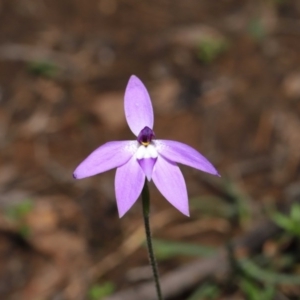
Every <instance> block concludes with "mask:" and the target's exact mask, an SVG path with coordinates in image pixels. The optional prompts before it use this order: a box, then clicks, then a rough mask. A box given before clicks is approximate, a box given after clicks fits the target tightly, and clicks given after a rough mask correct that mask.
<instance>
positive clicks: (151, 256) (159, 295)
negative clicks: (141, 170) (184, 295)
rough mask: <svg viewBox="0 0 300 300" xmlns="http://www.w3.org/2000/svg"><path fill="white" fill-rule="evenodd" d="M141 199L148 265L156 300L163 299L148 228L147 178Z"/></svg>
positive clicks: (148, 195) (148, 196)
mask: <svg viewBox="0 0 300 300" xmlns="http://www.w3.org/2000/svg"><path fill="white" fill-rule="evenodd" d="M142 200H143V216H144V224H145V231H146V239H147V246H148V254H149V260H150V265H151V268H152V273H153V279H154V282H155V288H156V293H157V298H158V300H163V296H162V292H161V287H160V282H159V274H158V269H157V263H156V259H155V255H154V251H153V245H152V237H151V229H150V222H149V212H150V194H149V189H148V185H147V179H146V180H145V184H144V187H143V190H142Z"/></svg>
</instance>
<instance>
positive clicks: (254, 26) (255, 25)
mask: <svg viewBox="0 0 300 300" xmlns="http://www.w3.org/2000/svg"><path fill="white" fill-rule="evenodd" d="M248 32H249V34H250V36H251V37H252V38H253V39H255V40H256V41H262V40H263V39H264V38H265V37H266V35H267V33H266V29H265V27H264V25H263V23H262V21H261V19H259V18H254V19H252V20H251V21H250V23H249V24H248Z"/></svg>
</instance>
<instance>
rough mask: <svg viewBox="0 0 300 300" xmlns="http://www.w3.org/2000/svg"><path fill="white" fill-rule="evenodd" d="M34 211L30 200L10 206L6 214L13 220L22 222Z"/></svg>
mask: <svg viewBox="0 0 300 300" xmlns="http://www.w3.org/2000/svg"><path fill="white" fill-rule="evenodd" d="M32 209H33V202H32V200H30V199H27V200H24V201H22V202H20V203H18V204H15V205H12V206H10V207H9V208H8V209H7V210H6V212H5V214H6V216H8V217H9V218H11V219H13V220H20V219H22V218H23V217H24V216H26V215H27V214H28V213H29V212H31V211H32Z"/></svg>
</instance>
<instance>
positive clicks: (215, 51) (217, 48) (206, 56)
mask: <svg viewBox="0 0 300 300" xmlns="http://www.w3.org/2000/svg"><path fill="white" fill-rule="evenodd" d="M227 49H228V42H227V41H226V40H225V39H222V38H213V37H211V38H206V39H205V40H203V41H202V42H201V43H200V44H199V53H198V58H199V59H200V60H201V61H202V62H204V63H212V62H213V61H214V60H215V59H216V58H217V57H218V56H220V55H221V54H222V53H223V52H225V51H226V50H227Z"/></svg>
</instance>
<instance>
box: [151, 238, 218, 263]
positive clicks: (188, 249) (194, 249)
mask: <svg viewBox="0 0 300 300" xmlns="http://www.w3.org/2000/svg"><path fill="white" fill-rule="evenodd" d="M153 245H154V249H155V254H156V257H157V259H159V260H166V259H170V258H173V257H175V256H179V255H184V256H210V255H212V254H214V253H215V248H213V247H208V246H202V245H195V244H190V243H182V242H172V241H165V240H156V239H154V240H153Z"/></svg>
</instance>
